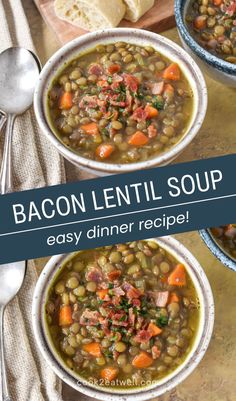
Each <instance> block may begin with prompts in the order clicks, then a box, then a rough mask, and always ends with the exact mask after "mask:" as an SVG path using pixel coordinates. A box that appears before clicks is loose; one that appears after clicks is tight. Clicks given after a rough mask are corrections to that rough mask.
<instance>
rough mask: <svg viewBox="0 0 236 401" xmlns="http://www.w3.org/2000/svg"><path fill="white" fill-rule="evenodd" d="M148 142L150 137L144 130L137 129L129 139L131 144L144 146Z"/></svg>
mask: <svg viewBox="0 0 236 401" xmlns="http://www.w3.org/2000/svg"><path fill="white" fill-rule="evenodd" d="M146 143H148V137H147V136H146V135H145V134H144V133H143V132H142V131H136V132H135V133H134V134H133V135H132V136H131V138H130V139H129V144H130V145H133V146H143V145H146Z"/></svg>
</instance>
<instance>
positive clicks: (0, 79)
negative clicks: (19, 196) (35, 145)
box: [0, 47, 41, 194]
mask: <svg viewBox="0 0 236 401" xmlns="http://www.w3.org/2000/svg"><path fill="white" fill-rule="evenodd" d="M40 69H41V65H40V61H39V60H38V58H37V56H36V55H35V54H34V53H33V52H32V51H30V50H27V49H24V48H21V47H10V48H9V49H7V50H5V51H4V52H2V53H1V54H0V71H1V75H0V93H1V97H0V110H2V111H3V112H4V113H5V114H6V115H7V126H6V137H5V144H4V151H3V158H2V167H1V172H0V192H1V194H5V193H7V192H10V191H11V190H12V172H11V167H12V162H11V146H12V135H13V127H14V121H15V118H16V116H18V115H20V114H23V113H24V112H25V111H26V110H27V109H28V108H29V107H30V106H31V104H32V102H33V95H34V89H35V86H36V83H37V81H38V77H39V73H40Z"/></svg>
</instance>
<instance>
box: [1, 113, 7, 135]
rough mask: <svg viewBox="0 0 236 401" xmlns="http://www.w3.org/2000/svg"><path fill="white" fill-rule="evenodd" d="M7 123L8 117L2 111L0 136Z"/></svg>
mask: <svg viewBox="0 0 236 401" xmlns="http://www.w3.org/2000/svg"><path fill="white" fill-rule="evenodd" d="M6 121H7V117H6V115H5V114H4V113H3V112H2V111H0V134H1V132H2V129H3V127H4V125H5V122H6Z"/></svg>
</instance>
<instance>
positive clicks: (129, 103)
mask: <svg viewBox="0 0 236 401" xmlns="http://www.w3.org/2000/svg"><path fill="white" fill-rule="evenodd" d="M132 105H133V96H132V95H131V93H130V91H129V90H126V106H127V111H129V112H130V111H131V110H132Z"/></svg>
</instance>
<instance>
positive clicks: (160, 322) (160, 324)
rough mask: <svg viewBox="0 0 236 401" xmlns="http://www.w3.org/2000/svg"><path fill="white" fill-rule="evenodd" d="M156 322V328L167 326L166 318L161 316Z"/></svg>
mask: <svg viewBox="0 0 236 401" xmlns="http://www.w3.org/2000/svg"><path fill="white" fill-rule="evenodd" d="M156 322H157V326H158V327H165V326H166V325H167V324H168V316H164V315H161V316H159V317H158V319H157V320H156Z"/></svg>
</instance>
